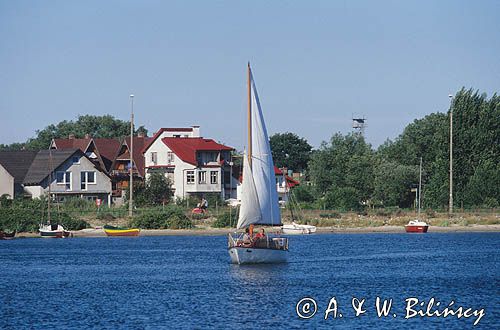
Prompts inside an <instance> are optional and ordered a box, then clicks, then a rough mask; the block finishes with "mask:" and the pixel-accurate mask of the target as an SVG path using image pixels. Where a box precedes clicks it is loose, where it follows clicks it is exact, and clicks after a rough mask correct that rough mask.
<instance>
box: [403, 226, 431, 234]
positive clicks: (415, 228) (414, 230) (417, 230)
mask: <svg viewBox="0 0 500 330" xmlns="http://www.w3.org/2000/svg"><path fill="white" fill-rule="evenodd" d="M428 229H429V226H421V225H406V226H405V230H406V232H407V233H426V232H427V230H428Z"/></svg>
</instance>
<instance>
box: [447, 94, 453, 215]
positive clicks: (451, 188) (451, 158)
mask: <svg viewBox="0 0 500 330" xmlns="http://www.w3.org/2000/svg"><path fill="white" fill-rule="evenodd" d="M448 97H449V98H450V100H451V105H450V201H449V202H450V204H449V206H448V213H449V214H450V215H451V214H452V213H453V103H454V99H453V95H451V94H450V95H448Z"/></svg>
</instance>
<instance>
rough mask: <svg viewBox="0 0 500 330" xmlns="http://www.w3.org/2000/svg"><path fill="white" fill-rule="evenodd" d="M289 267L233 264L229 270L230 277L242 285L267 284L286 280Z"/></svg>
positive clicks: (281, 265)
mask: <svg viewBox="0 0 500 330" xmlns="http://www.w3.org/2000/svg"><path fill="white" fill-rule="evenodd" d="M288 268H289V265H288V264H286V263H282V264H275V265H273V264H261V265H259V264H255V265H236V264H231V265H230V268H229V274H230V276H231V277H232V278H233V279H234V280H235V281H237V282H238V284H240V285H259V284H267V283H269V281H280V280H283V279H284V273H285V272H286V271H287V270H288Z"/></svg>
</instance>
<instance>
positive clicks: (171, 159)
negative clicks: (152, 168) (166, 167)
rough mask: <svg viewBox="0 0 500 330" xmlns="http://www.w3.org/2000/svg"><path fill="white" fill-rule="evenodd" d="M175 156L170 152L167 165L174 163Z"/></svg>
mask: <svg viewBox="0 0 500 330" xmlns="http://www.w3.org/2000/svg"><path fill="white" fill-rule="evenodd" d="M174 159H175V155H174V153H173V152H171V151H169V152H168V153H167V163H169V164H172V163H173V162H174Z"/></svg>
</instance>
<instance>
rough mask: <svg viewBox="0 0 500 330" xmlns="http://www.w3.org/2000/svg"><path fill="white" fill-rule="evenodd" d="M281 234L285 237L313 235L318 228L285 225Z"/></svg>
mask: <svg viewBox="0 0 500 330" xmlns="http://www.w3.org/2000/svg"><path fill="white" fill-rule="evenodd" d="M281 232H282V233H283V234H285V235H302V234H312V233H315V232H316V226H311V225H298V224H295V223H294V224H291V225H283V227H282V228H281Z"/></svg>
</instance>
